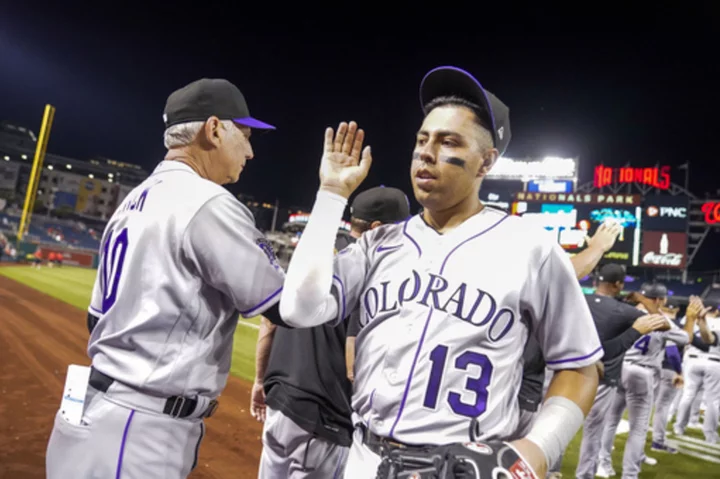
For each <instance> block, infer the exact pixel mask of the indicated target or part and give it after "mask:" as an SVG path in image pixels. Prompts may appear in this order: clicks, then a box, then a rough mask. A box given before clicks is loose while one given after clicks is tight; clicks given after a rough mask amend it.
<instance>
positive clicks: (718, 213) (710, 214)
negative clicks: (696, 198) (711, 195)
mask: <svg viewBox="0 0 720 479" xmlns="http://www.w3.org/2000/svg"><path fill="white" fill-rule="evenodd" d="M700 211H701V212H702V214H703V219H704V220H705V224H706V225H708V226H720V201H718V200H711V201H706V202H705V203H703V205H702V206H701V207H700Z"/></svg>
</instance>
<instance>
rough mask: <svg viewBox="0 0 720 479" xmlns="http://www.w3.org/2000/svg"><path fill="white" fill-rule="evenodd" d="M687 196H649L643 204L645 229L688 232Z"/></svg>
mask: <svg viewBox="0 0 720 479" xmlns="http://www.w3.org/2000/svg"><path fill="white" fill-rule="evenodd" d="M689 210H690V200H689V199H688V197H687V196H670V195H649V196H646V197H645V201H644V203H643V228H644V229H647V230H651V231H676V232H682V233H684V232H685V231H687V225H688V218H689V216H690V215H689Z"/></svg>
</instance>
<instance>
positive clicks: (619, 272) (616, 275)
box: [598, 263, 626, 283]
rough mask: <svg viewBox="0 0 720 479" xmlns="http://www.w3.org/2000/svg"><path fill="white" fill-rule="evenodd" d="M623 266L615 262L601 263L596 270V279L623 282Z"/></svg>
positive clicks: (605, 281)
mask: <svg viewBox="0 0 720 479" xmlns="http://www.w3.org/2000/svg"><path fill="white" fill-rule="evenodd" d="M625 274H626V273H625V267H624V266H623V265H621V264H617V263H608V264H606V265H603V266H602V267H601V268H600V271H599V272H598V281H601V282H603V283H617V282H618V281H619V282H621V283H624V282H625Z"/></svg>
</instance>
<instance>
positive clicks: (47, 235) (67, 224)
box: [0, 213, 102, 251]
mask: <svg viewBox="0 0 720 479" xmlns="http://www.w3.org/2000/svg"><path fill="white" fill-rule="evenodd" d="M19 224H20V218H19V217H17V216H13V215H9V214H7V213H0V230H2V231H6V232H10V233H14V232H15V231H17V228H18V226H19ZM94 226H96V227H95V228H89V227H87V226H86V225H85V224H83V223H80V222H75V221H62V220H56V219H49V218H45V217H42V216H34V217H33V219H32V222H31V223H30V228H29V229H28V233H27V235H25V239H26V240H28V241H32V242H38V243H55V244H58V245H59V246H63V247H66V248H76V249H88V250H93V251H97V250H98V249H99V247H100V237H101V235H102V228H101V227H98V225H94Z"/></svg>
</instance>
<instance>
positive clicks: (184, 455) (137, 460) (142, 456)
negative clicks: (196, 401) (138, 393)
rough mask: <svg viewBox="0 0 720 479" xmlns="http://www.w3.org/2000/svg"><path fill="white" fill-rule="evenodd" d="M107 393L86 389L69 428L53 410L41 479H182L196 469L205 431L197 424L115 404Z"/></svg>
mask: <svg viewBox="0 0 720 479" xmlns="http://www.w3.org/2000/svg"><path fill="white" fill-rule="evenodd" d="M111 390H112V387H111ZM111 390H109V391H108V393H105V394H103V393H101V392H99V391H96V390H95V389H93V388H92V387H88V392H87V395H86V399H85V404H86V406H85V412H84V414H83V424H81V425H74V424H70V423H69V422H67V421H66V420H65V418H64V417H63V416H62V414H61V413H60V411H59V410H58V412H57V414H56V415H55V425H54V427H53V430H52V433H51V435H50V441H49V443H48V447H47V454H46V461H45V469H46V473H47V475H46V477H47V478H48V479H68V478H90V477H118V478H122V479H146V478H148V477H162V478H167V479H185V478H186V477H187V476H188V475H189V474H190V472H191V471H192V470H193V469H194V468H195V466H196V465H197V455H198V451H199V447H200V442H201V441H202V438H203V435H204V433H205V426H204V425H203V422H202V420H201V419H176V418H173V417H170V416H168V415H166V414H162V413H159V412H152V411H150V410H147V409H144V408H141V407H137V406H136V405H134V406H129V405H126V404H120V403H119V402H115V401H116V399H114V398H113V397H112V395H111V394H110V393H111Z"/></svg>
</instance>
